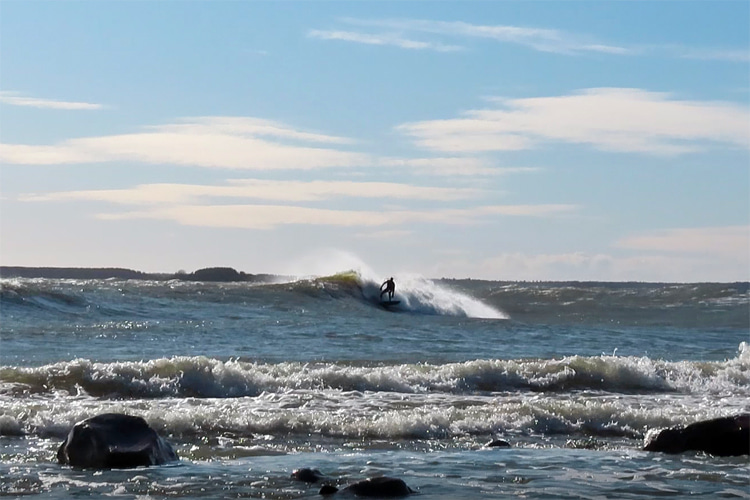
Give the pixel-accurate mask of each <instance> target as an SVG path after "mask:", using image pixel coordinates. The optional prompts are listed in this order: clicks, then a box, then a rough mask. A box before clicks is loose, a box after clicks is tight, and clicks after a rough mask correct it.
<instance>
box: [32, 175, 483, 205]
mask: <svg viewBox="0 0 750 500" xmlns="http://www.w3.org/2000/svg"><path fill="white" fill-rule="evenodd" d="M484 194H486V193H485V192H484V191H483V190H481V189H473V188H441V187H423V186H413V185H409V184H399V183H392V182H352V181H311V182H301V181H272V180H260V179H235V180H230V181H229V185H224V186H210V185H195V184H142V185H139V186H136V187H134V188H130V189H103V190H87V191H62V192H53V193H44V194H28V195H24V196H22V197H20V200H21V201H27V202H54V201H101V202H109V203H115V204H123V205H164V204H185V203H194V202H197V201H201V200H206V199H208V200H211V199H223V198H245V199H254V200H267V201H284V202H316V201H323V200H329V199H332V198H339V197H352V198H376V199H385V198H392V199H402V200H427V201H443V202H447V201H456V200H467V199H468V200H471V199H475V198H478V197H480V196H482V195H484Z"/></svg>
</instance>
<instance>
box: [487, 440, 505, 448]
mask: <svg viewBox="0 0 750 500" xmlns="http://www.w3.org/2000/svg"><path fill="white" fill-rule="evenodd" d="M484 447H485V448H510V443H509V442H507V441H506V440H504V439H493V440H492V441H490V442H489V443H487V444H486V445H484Z"/></svg>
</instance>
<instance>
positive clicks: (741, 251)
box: [615, 226, 750, 259]
mask: <svg viewBox="0 0 750 500" xmlns="http://www.w3.org/2000/svg"><path fill="white" fill-rule="evenodd" d="M615 246H616V247H619V248H626V249H632V250H646V251H650V252H668V253H683V254H710V255H715V256H719V257H724V258H730V257H735V258H738V257H743V258H745V259H750V226H723V227H699V228H680V229H666V230H663V231H654V232H650V233H647V234H639V235H634V236H629V237H626V238H623V239H621V240H619V241H617V242H616V243H615Z"/></svg>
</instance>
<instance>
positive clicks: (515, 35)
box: [308, 18, 631, 54]
mask: <svg viewBox="0 0 750 500" xmlns="http://www.w3.org/2000/svg"><path fill="white" fill-rule="evenodd" d="M340 21H341V22H343V23H345V24H348V25H350V26H358V27H360V28H367V29H371V30H372V29H379V30H384V31H381V32H378V33H363V32H357V31H348V30H311V31H309V32H308V36H310V37H312V38H319V39H324V40H341V41H348V42H355V43H364V44H370V45H393V46H397V47H401V48H405V49H429V50H436V51H440V52H452V51H456V50H461V49H463V48H464V47H463V46H461V45H455V44H446V43H443V42H441V41H424V40H416V39H415V37H416V36H422V37H424V36H426V35H428V36H432V37H442V38H451V39H456V38H457V39H460V40H470V39H485V40H493V41H497V42H502V43H513V44H517V45H522V46H525V47H528V48H531V49H533V50H537V51H540V52H554V53H560V54H577V53H585V52H599V53H607V54H628V53H631V50H630V49H627V48H625V47H619V46H615V45H608V44H605V43H602V42H599V41H597V40H594V39H592V38H590V37H585V36H580V35H575V34H571V33H566V32H563V31H559V30H554V29H544V28H531V27H523V26H507V25H477V24H471V23H466V22H461V21H430V20H418V19H369V20H368V19H354V18H344V19H341V20H340Z"/></svg>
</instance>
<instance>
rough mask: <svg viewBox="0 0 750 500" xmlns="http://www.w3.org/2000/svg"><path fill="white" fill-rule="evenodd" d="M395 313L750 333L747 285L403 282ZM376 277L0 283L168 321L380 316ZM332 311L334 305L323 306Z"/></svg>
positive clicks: (7, 291)
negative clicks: (186, 314)
mask: <svg viewBox="0 0 750 500" xmlns="http://www.w3.org/2000/svg"><path fill="white" fill-rule="evenodd" d="M396 278H397V279H396V298H397V299H398V300H401V303H400V304H399V305H398V306H397V307H395V308H392V309H391V311H392V312H406V313H412V314H426V315H446V316H457V317H470V318H490V319H508V318H513V319H514V320H516V321H522V322H544V323H550V322H552V323H554V322H594V323H596V322H607V323H613V322H614V323H622V324H642V325H667V326H686V327H714V326H728V327H743V328H747V327H750V316H748V314H747V309H748V306H750V292H749V290H748V288H749V287H748V283H746V282H742V283H691V284H663V283H593V282H580V283H579V282H571V283H561V282H546V283H526V282H500V281H481V280H428V279H425V278H423V277H420V276H415V275H410V274H406V273H404V274H399V275H397V276H396ZM381 281H382V277H377V276H376V275H375V274H374V273H373V272H372V271H370V270H367V269H364V270H350V271H344V272H339V273H334V274H331V275H326V276H319V277H308V278H302V279H296V280H291V281H286V282H283V283H262V284H260V283H247V282H239V283H200V282H180V281H148V280H52V279H23V278H21V279H0V307H3V308H4V309H5V310H8V311H12V310H15V309H18V308H21V309H25V310H28V309H29V308H33V309H34V311H35V312H39V311H42V312H44V313H48V314H51V315H54V314H61V315H79V314H92V315H96V314H100V315H109V316H112V315H118V314H128V315H130V316H132V315H133V314H134V313H135V314H143V315H145V316H148V315H149V314H152V313H156V314H159V315H163V314H164V311H168V310H169V308H168V307H167V306H173V309H174V310H178V309H180V308H182V307H185V306H187V307H190V308H191V309H193V310H197V309H198V308H201V307H203V306H209V307H210V306H212V305H215V304H232V303H234V304H241V305H243V307H244V306H252V305H256V306H257V307H266V306H267V305H269V304H273V305H274V307H277V306H278V307H282V308H289V307H295V306H296V305H297V304H298V303H299V302H305V304H306V307H307V306H309V307H315V302H316V301H317V302H319V303H320V304H323V303H324V302H327V301H330V300H340V301H343V303H342V308H356V307H359V306H362V305H365V306H368V307H379V305H378V304H379V297H380V282H381ZM325 307H327V306H325Z"/></svg>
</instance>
